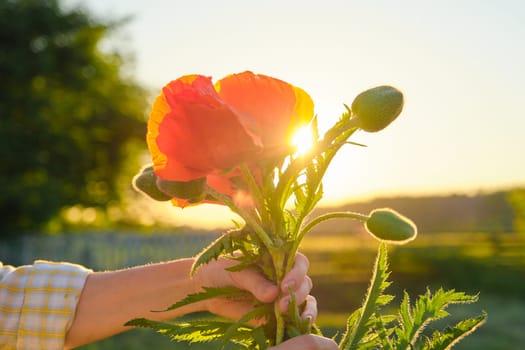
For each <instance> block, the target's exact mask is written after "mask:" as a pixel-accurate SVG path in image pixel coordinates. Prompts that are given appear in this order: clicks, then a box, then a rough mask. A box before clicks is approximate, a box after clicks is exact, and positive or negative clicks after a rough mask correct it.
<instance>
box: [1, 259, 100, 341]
mask: <svg viewBox="0 0 525 350" xmlns="http://www.w3.org/2000/svg"><path fill="white" fill-rule="evenodd" d="M0 270H1V271H0V277H1V280H0V348H1V349H16V350H36V349H49V350H54V349H60V350H62V349H63V348H64V338H65V334H66V331H67V330H68V329H69V327H70V326H71V322H72V320H73V317H74V315H75V310H76V305H77V302H78V299H79V297H80V293H81V292H82V288H83V287H84V283H85V281H86V277H87V275H88V274H89V273H90V272H91V270H88V269H86V268H85V267H83V266H80V265H74V264H69V263H53V262H47V261H36V262H35V263H34V264H33V265H28V266H21V267H18V268H14V267H12V266H3V265H2V264H1V263H0Z"/></svg>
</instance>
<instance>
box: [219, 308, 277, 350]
mask: <svg viewBox="0 0 525 350" xmlns="http://www.w3.org/2000/svg"><path fill="white" fill-rule="evenodd" d="M272 310H273V305H272V304H262V305H259V306H257V307H254V308H253V309H252V310H250V311H249V312H247V313H246V314H244V315H243V316H242V317H241V318H240V319H239V320H237V321H236V322H234V323H232V324H231V325H230V326H229V327H228V329H227V330H226V332H225V333H224V335H223V340H222V342H221V344H222V347H221V348H224V346H226V344H227V343H228V341H231V340H232V338H233V337H234V335H236V334H238V330H239V329H243V328H246V326H247V325H248V322H249V321H250V320H256V319H260V318H263V317H265V316H266V315H268V313H270V312H272Z"/></svg>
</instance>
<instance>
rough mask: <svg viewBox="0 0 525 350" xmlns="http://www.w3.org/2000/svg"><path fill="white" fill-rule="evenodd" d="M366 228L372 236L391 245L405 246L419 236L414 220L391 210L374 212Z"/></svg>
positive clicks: (385, 209)
mask: <svg viewBox="0 0 525 350" xmlns="http://www.w3.org/2000/svg"><path fill="white" fill-rule="evenodd" d="M365 227H366V230H367V231H368V232H369V233H371V234H372V236H374V237H376V238H377V239H379V240H381V241H387V242H389V243H396V244H404V243H407V242H409V241H411V240H413V239H414V238H416V235H417V228H416V225H415V224H414V223H413V222H412V220H410V219H408V218H407V217H405V216H403V215H401V214H399V213H398V212H396V211H394V210H392V209H389V208H382V209H375V210H372V212H370V215H369V219H368V220H367V221H366V222H365Z"/></svg>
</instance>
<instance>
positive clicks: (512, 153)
mask: <svg viewBox="0 0 525 350" xmlns="http://www.w3.org/2000/svg"><path fill="white" fill-rule="evenodd" d="M68 3H78V0H68ZM82 3H83V4H85V6H87V8H88V9H90V10H91V11H92V13H93V14H95V15H98V16H99V17H102V18H119V17H123V16H127V15H132V16H133V20H132V21H131V22H130V23H129V24H128V25H127V26H126V27H125V29H124V30H122V31H121V32H120V33H119V34H118V35H116V36H115V37H114V39H115V41H114V42H112V43H111V44H112V45H117V46H118V47H124V48H126V50H128V51H130V52H131V53H133V54H134V55H135V58H136V61H135V66H134V71H133V73H134V74H135V75H136V77H137V79H138V80H139V81H140V82H142V83H144V84H145V85H147V86H148V87H151V88H152V90H153V91H160V89H161V87H162V86H163V85H164V84H165V83H167V82H169V81H170V80H172V79H175V78H177V77H179V76H181V75H186V74H190V73H199V74H205V75H210V76H212V77H213V78H214V79H219V78H221V77H223V76H225V75H227V74H229V73H234V72H240V71H244V70H252V71H254V72H256V73H263V74H267V75H271V76H275V77H278V78H280V79H283V80H286V81H288V82H290V83H292V84H294V85H297V86H300V87H302V88H303V89H304V90H306V91H307V92H309V94H310V95H311V96H312V98H313V100H314V102H315V103H316V113H317V114H318V116H319V119H320V126H321V128H324V129H326V128H327V127H329V126H330V125H332V124H333V123H334V122H335V120H337V118H338V117H339V116H340V114H341V113H342V112H343V110H344V109H343V103H347V104H350V103H351V102H352V100H353V98H354V97H355V96H356V95H357V94H358V93H359V92H361V91H362V90H365V89H367V88H369V87H373V86H376V85H382V84H389V85H394V86H396V87H398V88H399V89H400V90H402V91H403V92H404V94H405V109H404V111H403V113H402V114H401V116H400V117H399V119H398V120H396V121H395V122H394V124H392V125H391V126H390V127H389V128H387V129H386V130H384V131H382V132H380V133H376V134H365V133H360V134H357V135H356V136H355V137H354V139H353V140H354V141H356V142H360V143H365V144H366V145H368V147H367V148H358V147H352V146H348V147H347V148H346V149H343V151H342V152H340V153H339V154H338V156H337V158H336V159H335V161H334V163H333V164H332V166H331V168H330V169H329V171H328V173H327V175H326V176H325V181H324V184H325V197H324V200H323V203H325V204H331V203H334V202H341V201H347V200H349V199H355V198H364V197H370V196H375V195H383V194H429V193H432V194H434V193H441V192H447V193H450V192H456V193H458V192H459V193H470V192H476V191H479V190H493V189H498V188H503V187H510V186H514V185H525V155H524V153H525V108H524V106H525V2H523V1H521V0H501V1H490V0H475V1H473V0H462V1H457V0H440V1H425V0H411V1H407V0H399V1H387V0H384V1H380V0H361V1H354V0H341V1H331V0H326V1H310V0H297V1H296V0H292V1H284V0H265V1H247V0H235V1H233V0H222V1H212V0H210V1H202V0H195V1H179V0H171V1H170V0H164V1H163V0H149V1H146V2H145V1H142V0H112V1H106V0H85V1H83V2H82ZM170 210H177V209H173V208H170ZM206 210H209V208H206ZM202 212H203V211H202V209H200V211H199V210H197V211H194V209H190V210H188V209H185V210H184V211H183V212H177V213H176V214H173V215H179V217H180V220H181V221H180V222H181V223H184V222H185V220H190V219H191V218H193V217H195V216H196V217H199V218H200V221H201V224H202V226H204V222H206V220H204V217H213V215H212V214H211V213H212V212H211V211H210V212H207V213H210V214H209V215H206V214H205V215H202ZM219 212H220V211H217V208H216V209H215V210H214V211H213V213H219ZM222 215H223V214H222Z"/></svg>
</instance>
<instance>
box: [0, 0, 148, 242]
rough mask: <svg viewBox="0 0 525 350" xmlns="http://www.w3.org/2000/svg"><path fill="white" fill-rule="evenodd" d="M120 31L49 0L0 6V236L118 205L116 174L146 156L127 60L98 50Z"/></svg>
mask: <svg viewBox="0 0 525 350" xmlns="http://www.w3.org/2000/svg"><path fill="white" fill-rule="evenodd" d="M121 25H122V23H118V22H115V23H103V22H101V21H98V20H96V19H94V18H92V17H91V16H89V14H88V13H86V12H84V11H81V10H71V11H69V10H68V11H65V10H64V9H63V8H62V7H61V6H60V4H59V3H58V1H56V0H10V1H1V2H0V28H2V29H1V31H0V77H1V84H0V96H1V102H0V159H1V166H0V167H1V169H2V170H1V172H0V188H1V189H2V190H1V191H0V234H2V235H6V234H9V233H16V232H20V231H29V230H40V229H42V228H44V227H45V226H46V224H48V223H49V221H50V220H51V219H52V218H53V217H56V215H57V214H58V213H59V211H60V210H61V209H62V208H64V207H67V206H71V205H82V206H84V207H93V208H105V207H106V206H107V205H108V204H109V203H111V202H112V201H117V200H118V199H119V171H120V169H121V166H122V164H125V163H126V162H128V161H129V160H130V158H133V157H136V156H137V154H138V153H139V151H140V149H141V147H143V144H144V134H145V126H144V122H145V116H144V114H145V111H146V107H147V106H146V93H145V90H144V89H143V88H141V87H140V86H139V85H138V84H137V83H135V82H134V81H133V80H132V79H131V78H130V77H128V76H126V75H125V74H124V69H123V68H124V57H122V56H121V55H120V54H119V53H117V52H114V53H108V52H103V51H101V50H100V44H101V41H102V40H103V39H104V38H105V37H107V36H108V35H110V34H111V32H112V31H113V30H115V29H116V28H118V27H119V26H121ZM128 183H129V182H128Z"/></svg>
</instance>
